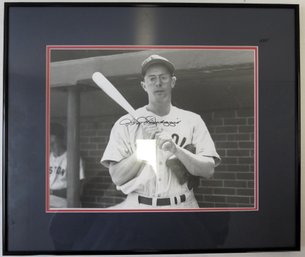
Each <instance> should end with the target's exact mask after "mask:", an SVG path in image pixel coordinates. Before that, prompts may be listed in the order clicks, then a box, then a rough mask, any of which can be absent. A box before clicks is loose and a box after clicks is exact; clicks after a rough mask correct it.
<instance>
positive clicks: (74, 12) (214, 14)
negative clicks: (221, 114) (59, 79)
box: [3, 3, 300, 255]
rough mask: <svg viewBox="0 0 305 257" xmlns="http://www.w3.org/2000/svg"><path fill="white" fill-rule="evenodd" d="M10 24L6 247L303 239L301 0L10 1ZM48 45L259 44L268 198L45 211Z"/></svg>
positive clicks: (95, 250) (142, 249)
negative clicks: (233, 203) (174, 207)
mask: <svg viewBox="0 0 305 257" xmlns="http://www.w3.org/2000/svg"><path fill="white" fill-rule="evenodd" d="M143 17H145V19H146V21H148V23H147V24H148V25H151V27H150V30H149V32H147V27H144V30H141V26H140V25H141V24H143V19H144V18H143ZM181 17H185V18H184V19H181ZM147 24H145V26H147ZM4 25H5V35H4V50H5V51H4V82H3V85H4V87H3V88H4V94H3V95H4V112H3V114H4V115H3V116H4V117H3V121H4V122H3V124H4V129H3V163H4V164H3V171H4V172H3V182H4V183H3V202H4V206H3V217H4V219H3V253H4V254H16V255H22V254H139V253H158V254H161V253H226V252H245V251H247V252H249V251H288V250H289V251H297V250H299V249H300V144H299V141H300V110H299V109H300V99H299V93H300V81H299V73H300V65H299V62H300V53H299V49H300V45H299V6H298V5H292V4H291V5H288V4H286V5H278V4H182V3H179V4H174V3H172V4H169V3H156V4H152V3H150V4H149V3H124V4H123V3H116V4H113V3H90V4H89V3H86V4H85V3H84V4H82V3H30V4H25V3H5V24H4ZM137 26H138V27H137ZM143 26H144V25H143ZM122 28H124V30H122ZM136 29H137V31H136ZM142 29H143V28H142ZM135 31H136V32H135ZM132 32H134V33H132ZM48 45H51V46H56V45H57V46H65V45H70V46H71V45H74V46H84V45H85V46H94V45H95V46H98V45H107V46H118V45H121V46H127V45H129V46H130V45H133V46H136V45H149V46H170V45H178V46H179V45H180V46H181V45H187V46H198V45H201V46H227V47H228V46H239V47H243V46H256V47H257V48H258V54H259V56H258V99H257V100H258V112H259V115H258V117H259V118H258V123H257V126H258V133H259V137H258V138H259V141H258V142H256V143H257V144H258V149H257V150H258V156H259V161H258V166H259V174H260V175H259V180H258V188H259V190H258V192H259V208H257V210H255V211H229V212H228V211H226V212H225V211H223V210H221V211H217V210H216V209H214V210H212V211H211V212H145V213H143V212H131V213H129V212H124V213H118V212H98V213H97V212H95V213H92V212H88V211H86V212H73V213H71V212H66V211H64V212H60V211H57V212H56V213H48V212H46V208H45V207H46V206H45V205H46V198H45V193H46V192H45V191H46V189H45V174H46V173H45V172H43V171H44V170H46V168H47V165H46V163H48V162H47V160H46V159H47V158H46V149H47V145H46V142H47V141H46V131H48V129H47V124H48V121H49V120H48V119H49V116H48V112H46V110H47V107H46V101H47V98H46V95H47V94H48V92H46V90H47V87H46V83H45V82H46V77H47V74H48V71H47V67H46V66H47V62H46V59H47V56H46V47H47V46H48ZM203 241H204V242H203Z"/></svg>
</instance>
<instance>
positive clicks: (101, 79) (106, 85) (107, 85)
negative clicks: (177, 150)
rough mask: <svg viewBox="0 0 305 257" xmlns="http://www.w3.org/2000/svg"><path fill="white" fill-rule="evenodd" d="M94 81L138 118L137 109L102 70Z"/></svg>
mask: <svg viewBox="0 0 305 257" xmlns="http://www.w3.org/2000/svg"><path fill="white" fill-rule="evenodd" d="M92 79H93V81H94V82H95V83H96V85H98V87H99V88H101V89H102V90H103V91H104V92H105V93H106V94H107V95H108V96H109V97H110V98H111V99H112V100H113V101H115V102H116V103H117V104H118V105H120V106H121V107H122V108H123V109H124V110H125V111H127V113H129V114H130V115H131V116H132V117H133V118H134V119H137V117H136V112H135V109H134V108H133V107H132V106H131V105H130V104H129V103H128V101H127V100H126V99H125V97H124V96H122V94H121V93H120V92H119V91H118V90H117V89H116V88H115V87H114V86H113V85H112V84H111V82H110V81H109V80H108V79H107V78H106V77H105V76H104V75H103V74H102V73H100V72H95V73H93V75H92ZM166 144H169V142H165V143H164V144H163V145H162V147H161V148H162V149H164V148H165V147H166Z"/></svg>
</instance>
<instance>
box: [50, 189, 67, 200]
mask: <svg viewBox="0 0 305 257" xmlns="http://www.w3.org/2000/svg"><path fill="white" fill-rule="evenodd" d="M50 194H51V195H55V196H58V197H62V198H67V189H66V188H63V189H50Z"/></svg>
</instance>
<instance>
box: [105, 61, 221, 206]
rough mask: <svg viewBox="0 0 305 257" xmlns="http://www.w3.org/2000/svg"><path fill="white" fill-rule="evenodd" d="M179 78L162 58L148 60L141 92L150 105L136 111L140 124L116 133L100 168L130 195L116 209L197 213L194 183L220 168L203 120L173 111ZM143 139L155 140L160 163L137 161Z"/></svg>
mask: <svg viewBox="0 0 305 257" xmlns="http://www.w3.org/2000/svg"><path fill="white" fill-rule="evenodd" d="M174 72H175V67H174V65H173V64H172V63H171V62H170V61H169V60H167V59H166V58H164V57H162V56H159V55H151V56H149V57H148V58H147V59H145V60H144V62H143V63H142V76H143V80H142V82H141V86H142V88H143V90H144V91H145V92H146V93H147V95H148V104H147V105H146V106H144V107H142V108H139V109H137V110H136V117H137V118H136V119H134V118H132V117H131V116H130V115H129V114H127V115H125V116H123V117H121V118H120V119H119V120H118V121H117V122H116V123H115V124H114V126H113V128H112V131H111V135H110V139H109V142H108V145H107V147H106V149H105V152H104V154H103V157H102V159H101V163H102V164H103V165H104V166H106V167H108V168H109V172H110V175H111V178H112V180H113V182H114V183H115V184H116V186H117V188H118V189H119V190H121V191H122V192H123V193H124V194H126V195H127V198H126V200H125V201H123V202H122V203H121V204H119V205H117V206H115V208H120V209H126V208H128V209H139V208H145V209H149V208H198V204H197V201H196V199H195V197H194V193H193V190H192V187H191V186H190V183H189V182H190V181H189V180H190V178H192V177H194V176H199V177H205V178H209V177H211V176H212V175H213V173H214V168H215V167H216V166H217V165H218V164H219V162H220V157H219V155H218V154H217V152H216V150H215V146H214V143H213V141H212V139H211V136H210V134H209V132H208V129H207V127H206V125H205V123H204V122H203V120H202V119H201V117H200V116H199V115H198V114H195V113H193V112H190V111H186V110H182V109H179V108H177V107H175V106H173V105H172V103H171V102H172V101H171V100H172V99H171V97H172V90H173V89H174V87H175V85H176V80H177V79H176V77H175V76H174ZM143 139H149V140H154V141H153V142H155V144H156V148H155V157H154V158H152V159H153V160H155V163H151V162H149V161H147V159H145V158H144V159H143V158H142V159H141V158H138V155H137V145H139V142H140V140H143ZM142 151H145V148H144V150H142Z"/></svg>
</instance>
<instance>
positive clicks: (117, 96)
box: [92, 72, 137, 119]
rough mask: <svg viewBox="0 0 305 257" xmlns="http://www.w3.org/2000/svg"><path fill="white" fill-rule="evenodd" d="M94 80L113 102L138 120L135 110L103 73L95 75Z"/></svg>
mask: <svg viewBox="0 0 305 257" xmlns="http://www.w3.org/2000/svg"><path fill="white" fill-rule="evenodd" d="M92 79H93V81H94V82H95V83H96V84H97V85H98V86H99V88H101V89H102V90H103V91H104V92H105V93H106V94H107V95H108V96H109V97H110V98H111V99H112V100H113V101H115V102H116V103H117V104H118V105H120V106H121V107H122V108H123V109H124V110H125V111H127V113H129V114H130V115H131V116H132V117H133V118H134V119H137V117H136V113H135V109H134V108H133V107H132V106H131V105H130V104H129V103H128V101H127V100H126V99H125V97H124V96H122V94H121V93H120V92H119V91H118V90H117V89H116V88H115V87H114V86H113V85H112V84H111V82H110V81H109V80H108V79H106V77H105V76H104V75H103V74H102V73H100V72H95V73H93V75H92Z"/></svg>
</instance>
